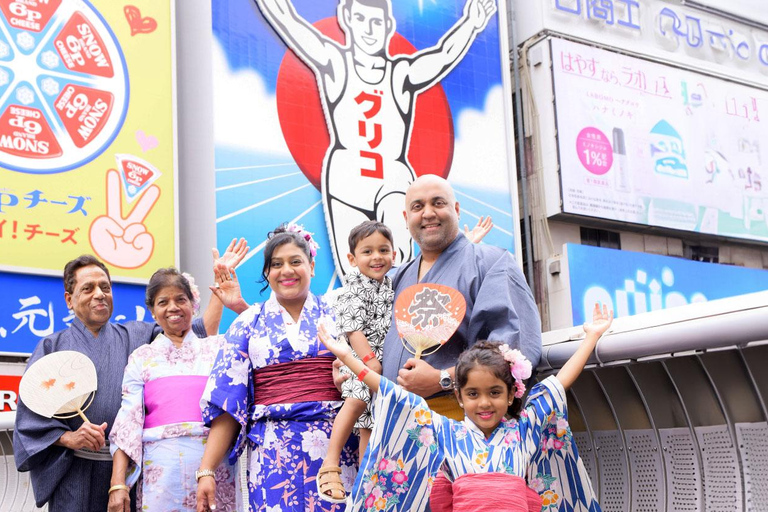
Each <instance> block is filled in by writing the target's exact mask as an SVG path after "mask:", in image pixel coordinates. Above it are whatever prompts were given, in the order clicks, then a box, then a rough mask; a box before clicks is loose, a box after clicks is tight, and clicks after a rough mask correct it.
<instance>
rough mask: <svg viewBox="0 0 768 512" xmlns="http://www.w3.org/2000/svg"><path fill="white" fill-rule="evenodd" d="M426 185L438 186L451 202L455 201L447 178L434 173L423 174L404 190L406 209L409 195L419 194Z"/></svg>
mask: <svg viewBox="0 0 768 512" xmlns="http://www.w3.org/2000/svg"><path fill="white" fill-rule="evenodd" d="M426 187H433V188H440V189H442V190H443V193H444V194H445V196H446V197H448V198H450V201H451V202H452V203H455V202H456V196H454V195H453V187H452V186H451V184H450V183H448V180H446V179H445V178H442V177H440V176H437V175H436V174H425V175H423V176H419V177H418V178H416V179H415V180H413V183H411V185H410V186H409V187H408V190H406V191H405V208H406V210H407V209H408V204H409V203H410V201H409V196H413V195H414V194H420V193H421V191H422V190H423V189H424V188H426Z"/></svg>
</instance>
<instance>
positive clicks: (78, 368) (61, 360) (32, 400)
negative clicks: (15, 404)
mask: <svg viewBox="0 0 768 512" xmlns="http://www.w3.org/2000/svg"><path fill="white" fill-rule="evenodd" d="M96 381H97V379H96V367H95V366H94V365H93V362H92V361H91V360H90V359H89V358H88V357H87V356H86V355H85V354H82V353H80V352H76V351H73V350H62V351H61V352H54V353H52V354H48V355H47V356H44V357H41V358H40V359H39V360H37V361H35V363H34V364H33V365H32V366H30V367H29V368H28V369H27V371H26V372H25V373H24V376H23V377H22V378H21V382H20V383H19V395H20V396H21V399H22V400H23V401H24V405H26V406H27V407H28V408H29V409H30V410H31V411H33V412H36V413H37V414H39V415H40V416H44V417H46V418H54V417H56V418H72V417H74V416H76V415H79V416H80V417H81V418H83V420H84V421H88V419H87V418H86V417H85V415H84V414H83V410H84V409H86V408H87V407H88V406H89V405H90V404H91V402H92V399H93V394H94V393H95V392H96V387H97V382H96Z"/></svg>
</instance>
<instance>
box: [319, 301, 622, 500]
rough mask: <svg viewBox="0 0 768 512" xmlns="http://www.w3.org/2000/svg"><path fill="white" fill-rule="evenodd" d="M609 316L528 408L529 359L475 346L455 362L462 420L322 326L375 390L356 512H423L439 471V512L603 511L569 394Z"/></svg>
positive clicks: (590, 330)
mask: <svg viewBox="0 0 768 512" xmlns="http://www.w3.org/2000/svg"><path fill="white" fill-rule="evenodd" d="M612 320H613V312H612V311H611V312H609V311H608V309H607V307H605V306H603V307H602V308H601V307H600V306H599V305H598V304H596V305H595V309H594V311H593V320H592V323H591V324H585V325H584V331H585V332H586V337H585V339H584V341H583V342H582V343H581V345H580V346H579V348H578V349H577V350H576V352H575V353H574V355H573V356H572V357H571V358H570V359H569V360H568V362H566V364H565V365H564V366H563V368H562V369H561V370H560V371H559V372H558V373H557V375H556V376H550V377H547V378H546V379H544V380H543V381H542V382H540V383H538V384H536V385H534V386H533V388H532V389H531V392H530V394H529V396H528V400H527V403H526V404H525V407H522V400H521V399H522V397H523V395H524V393H525V385H524V383H523V381H524V380H525V379H527V378H529V377H530V375H531V364H530V362H529V361H528V360H527V359H525V357H524V356H523V355H522V354H521V353H520V352H519V351H518V350H514V349H510V348H509V346H507V345H502V344H499V343H494V342H492V341H487V342H485V341H480V342H477V343H476V344H474V345H473V346H472V347H471V348H470V349H468V350H466V351H465V352H463V353H462V354H461V356H460V357H459V360H458V362H457V364H456V386H457V389H456V391H455V393H456V398H457V400H458V402H459V404H460V406H461V407H462V408H463V409H464V412H465V418H464V421H461V422H459V421H455V420H451V419H448V418H445V417H443V416H440V415H439V414H436V413H434V412H432V411H430V409H429V407H427V404H426V402H425V401H424V399H423V398H421V397H419V396H418V395H415V394H412V393H409V392H407V391H405V390H404V389H402V388H401V387H400V386H398V385H397V384H395V383H393V382H391V381H389V380H387V379H386V378H384V377H382V376H380V375H379V374H377V373H376V372H375V371H372V370H371V369H370V368H368V367H367V366H365V365H364V364H363V363H362V362H361V361H359V360H358V359H356V358H355V357H354V356H353V354H352V352H351V350H350V348H349V346H348V345H347V344H346V343H340V342H338V341H336V340H335V339H334V338H333V337H331V336H330V335H329V334H328V330H326V328H325V327H324V326H321V327H320V329H319V330H318V337H319V338H320V340H321V341H322V342H323V343H324V344H325V346H326V347H328V349H329V350H330V351H331V352H333V353H334V354H335V355H336V357H338V358H339V359H340V360H341V361H342V362H343V363H344V364H346V365H347V366H348V367H349V368H350V370H352V371H353V372H355V373H356V374H357V378H358V379H359V380H361V381H363V382H365V384H366V385H367V386H368V387H369V388H370V389H371V391H373V392H378V395H377V398H376V400H375V401H374V410H373V414H374V420H375V422H374V428H373V432H372V434H371V439H370V442H369V445H368V450H367V452H366V454H365V458H364V459H363V462H362V464H361V466H360V471H359V473H358V476H357V479H356V481H355V486H354V488H353V490H352V493H351V496H350V501H351V505H352V506H351V510H354V511H359V510H362V511H365V512H370V511H380V510H409V511H410V510H424V509H425V508H426V506H427V502H428V501H429V499H430V489H431V487H432V483H433V481H434V478H435V476H436V474H437V473H438V471H439V470H442V472H443V473H444V474H445V476H447V477H448V480H449V481H452V485H449V486H447V487H448V488H447V489H445V487H446V486H442V487H443V488H442V489H441V492H439V493H433V495H432V502H431V503H430V506H431V507H432V510H433V511H435V512H442V511H447V510H453V511H454V512H477V511H499V510H504V511H512V512H524V511H530V510H536V511H537V512H538V511H539V510H542V511H558V512H559V511H590V512H599V511H600V506H599V505H598V503H597V500H596V498H595V495H594V492H593V490H592V485H591V482H590V480H589V477H588V475H587V473H586V470H585V468H584V465H583V463H582V461H581V459H580V458H579V456H578V452H577V450H576V445H575V444H574V442H573V437H572V435H571V431H570V427H569V426H568V423H567V409H566V396H565V392H566V390H567V389H568V388H570V386H571V385H572V384H573V382H574V381H575V380H576V379H577V377H578V376H579V374H580V373H581V371H582V370H583V369H584V365H585V364H586V362H587V359H588V358H589V355H590V354H591V353H592V351H593V349H594V347H595V345H596V343H597V340H598V339H599V338H600V336H601V335H602V334H603V333H604V332H605V331H606V330H607V329H608V328H609V327H610V325H611V322H612ZM526 477H527V482H528V484H527V486H526ZM501 489H503V490H504V491H503V492H499V490H501ZM529 489H533V490H534V491H536V493H538V495H539V496H540V498H539V502H538V503H535V504H532V503H531V500H530V495H529V493H530V491H529ZM349 509H350V508H348V510H349Z"/></svg>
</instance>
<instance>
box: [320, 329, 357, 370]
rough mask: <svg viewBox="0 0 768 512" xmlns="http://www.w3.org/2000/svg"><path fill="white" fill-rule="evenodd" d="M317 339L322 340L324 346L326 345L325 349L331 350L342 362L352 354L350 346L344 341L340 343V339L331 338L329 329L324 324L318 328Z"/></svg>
mask: <svg viewBox="0 0 768 512" xmlns="http://www.w3.org/2000/svg"><path fill="white" fill-rule="evenodd" d="M317 337H318V338H319V339H320V341H321V342H322V343H323V345H325V348H327V349H328V350H330V351H331V352H332V353H333V355H335V356H336V357H338V358H339V359H341V360H342V361H343V360H344V358H345V357H346V356H348V355H349V354H350V353H351V352H352V349H351V348H349V345H347V344H346V343H345V342H344V341H339V339H338V338H334V337H333V336H331V333H330V332H328V328H327V327H326V325H325V324H323V323H320V325H319V326H318V327H317Z"/></svg>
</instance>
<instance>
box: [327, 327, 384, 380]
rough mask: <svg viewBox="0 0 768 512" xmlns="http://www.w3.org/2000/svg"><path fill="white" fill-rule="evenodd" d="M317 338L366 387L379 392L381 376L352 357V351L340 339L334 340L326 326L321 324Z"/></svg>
mask: <svg viewBox="0 0 768 512" xmlns="http://www.w3.org/2000/svg"><path fill="white" fill-rule="evenodd" d="M317 337H318V338H319V339H320V341H322V342H323V345H325V347H326V348H327V349H328V350H330V351H331V352H333V355H335V356H336V357H338V358H339V360H340V361H341V362H342V363H344V364H345V365H347V368H349V369H350V370H352V371H353V372H354V374H355V375H357V378H358V379H360V380H361V381H363V382H365V384H366V386H368V387H369V388H371V391H373V392H374V393H375V392H377V391H378V390H379V382H381V375H379V374H378V373H376V372H375V371H373V370H371V369H370V368H368V367H367V366H365V364H364V363H363V362H362V361H360V360H359V359H357V358H356V357H355V356H353V355H352V350H351V349H350V348H349V345H347V344H346V343H345V342H343V341H339V339H338V338H334V337H333V336H331V334H330V333H329V332H328V329H327V328H326V327H325V325H323V324H320V325H319V326H318V328H317Z"/></svg>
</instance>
